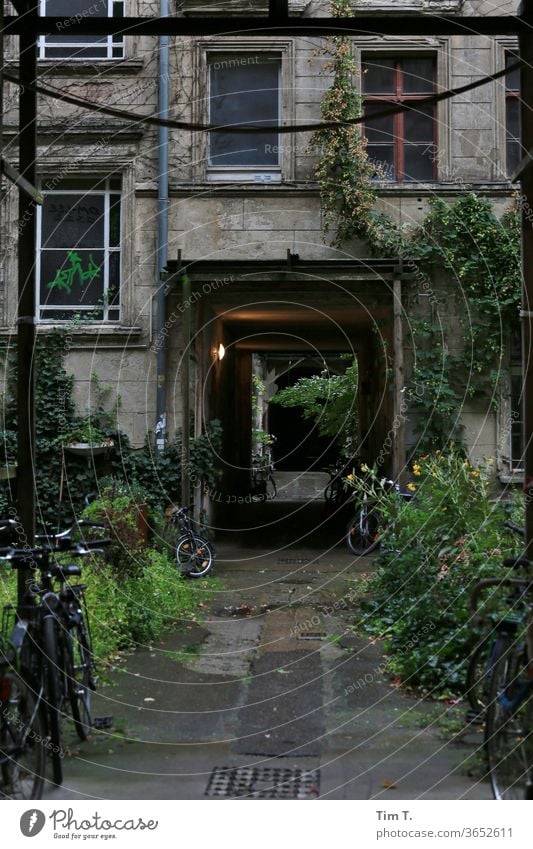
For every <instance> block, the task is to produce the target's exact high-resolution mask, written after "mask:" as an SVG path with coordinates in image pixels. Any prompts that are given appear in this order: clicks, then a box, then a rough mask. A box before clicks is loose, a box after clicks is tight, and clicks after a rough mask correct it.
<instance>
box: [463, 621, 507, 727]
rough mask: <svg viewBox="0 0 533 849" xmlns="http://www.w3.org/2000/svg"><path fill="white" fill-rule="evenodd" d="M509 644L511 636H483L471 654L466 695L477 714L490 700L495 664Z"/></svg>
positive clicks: (484, 708) (482, 710)
mask: <svg viewBox="0 0 533 849" xmlns="http://www.w3.org/2000/svg"><path fill="white" fill-rule="evenodd" d="M508 645H509V637H505V636H503V635H500V636H498V637H496V638H494V636H492V635H491V634H487V636H485V637H483V639H482V640H480V642H479V643H478V644H477V646H476V647H475V649H474V651H473V652H472V654H471V655H470V660H469V662H468V669H467V671H466V697H467V699H468V702H469V704H470V707H471V708H472V710H473V711H475V713H476V714H482V713H483V712H484V711H485V710H486V709H487V706H488V704H489V701H490V688H491V677H492V672H493V669H494V664H495V663H496V661H497V660H498V658H499V657H500V656H501V655H502V654H503V652H504V651H505V650H506V648H507V646H508Z"/></svg>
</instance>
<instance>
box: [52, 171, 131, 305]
mask: <svg viewBox="0 0 533 849" xmlns="http://www.w3.org/2000/svg"><path fill="white" fill-rule="evenodd" d="M50 182H51V181H50ZM42 192H43V195H44V203H43V205H42V207H41V208H40V209H39V213H38V232H37V239H38V241H37V248H38V251H37V252H38V262H37V276H38V286H37V291H38V297H39V303H38V313H37V314H38V317H39V319H41V320H42V319H49V320H54V321H64V320H68V319H71V318H73V317H74V316H75V315H80V316H82V317H85V318H88V319H92V320H95V321H118V320H119V319H120V276H121V180H120V178H119V177H110V178H105V179H101V180H81V179H80V180H64V181H63V182H61V183H60V184H59V185H58V186H57V187H55V188H54V189H53V190H51V191H49V190H47V189H46V186H44V187H43V189H42Z"/></svg>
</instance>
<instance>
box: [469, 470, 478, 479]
mask: <svg viewBox="0 0 533 849" xmlns="http://www.w3.org/2000/svg"><path fill="white" fill-rule="evenodd" d="M470 477H471V478H478V477H479V472H477V471H476V470H475V469H474V471H473V472H470Z"/></svg>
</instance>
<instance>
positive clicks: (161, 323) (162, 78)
mask: <svg viewBox="0 0 533 849" xmlns="http://www.w3.org/2000/svg"><path fill="white" fill-rule="evenodd" d="M168 6H169V4H168V0H160V4H159V9H160V12H159V14H160V17H162V18H168ZM168 43H169V37H168V35H162V36H160V38H159V71H158V107H159V117H160V118H168V103H169V94H168V91H169V85H168V82H169V80H168V68H169V50H168ZM158 142H159V147H158V151H159V156H158V159H159V163H158V178H157V182H158V188H157V299H156V300H157V324H156V340H157V341H156V346H157V395H156V448H157V450H158V451H162V450H163V448H164V447H165V443H166V430H167V422H166V419H167V387H166V370H167V344H166V336H165V321H166V296H165V289H166V286H165V284H164V283H163V282H162V278H161V275H162V272H163V270H164V269H165V267H166V264H167V259H168V127H159V130H158Z"/></svg>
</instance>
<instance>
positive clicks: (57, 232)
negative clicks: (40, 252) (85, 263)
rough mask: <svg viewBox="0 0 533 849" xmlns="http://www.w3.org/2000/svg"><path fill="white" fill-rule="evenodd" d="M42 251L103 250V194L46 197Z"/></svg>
mask: <svg viewBox="0 0 533 849" xmlns="http://www.w3.org/2000/svg"><path fill="white" fill-rule="evenodd" d="M41 233H42V247H43V248H52V247H54V248H59V247H64V248H76V247H80V248H84V247H91V248H92V247H98V248H100V247H103V244H104V196H103V195H85V196H83V195H63V194H51V195H46V196H45V199H44V203H43V211H42V230H41Z"/></svg>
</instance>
